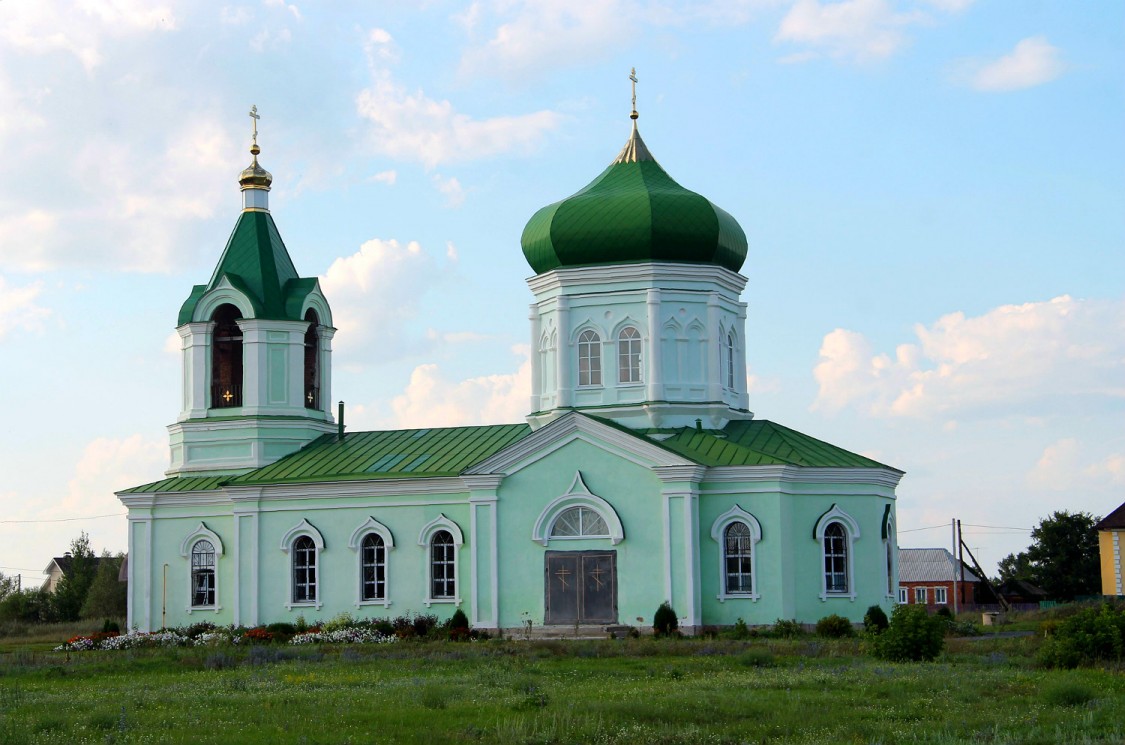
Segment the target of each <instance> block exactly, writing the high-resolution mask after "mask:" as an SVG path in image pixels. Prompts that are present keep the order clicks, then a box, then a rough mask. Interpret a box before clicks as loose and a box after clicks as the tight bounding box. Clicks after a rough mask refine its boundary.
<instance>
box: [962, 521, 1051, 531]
mask: <svg viewBox="0 0 1125 745" xmlns="http://www.w3.org/2000/svg"><path fill="white" fill-rule="evenodd" d="M963 525H964V527H966V528H993V529H995V530H1026V531H1027V532H1028V533H1030V532H1031V531H1032V530H1034V528H1009V527H1005V526H1003V525H973V524H971V523H963Z"/></svg>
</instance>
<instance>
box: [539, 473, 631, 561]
mask: <svg viewBox="0 0 1125 745" xmlns="http://www.w3.org/2000/svg"><path fill="white" fill-rule="evenodd" d="M571 507H585V508H587V509H591V510H593V511H594V512H596V513H598V514H599V515H601V517H602V520H605V524H606V527H607V528H609V535H608V536H605V537H604V538H594V537H590V536H553V535H551V531H552V530H554V527H555V520H557V519H558V518H559V515H561V514H562V513H564V512H566V511H567V510H568V509H570V508H571ZM605 538H608V539H609V542H610V543H611V544H612V545H614V546H616V545H617V544H618V543H621V541H623V540H625V530H624V528H623V527H622V526H621V518H620V517H618V516H617V511H616V510H614V509H613V505H611V504H610V503H609V502H607V501H605V500H604V499H602V498H601V497H599V496H598V495H597V494H594V493H593V492H591V491H590V488H589V487H588V486H586V482H585V481H584V480H583V479H582V472H581V471H575V472H574V480H573V481H572V482H571V483H570V488H569V489H567V491H566V494H563V495H562V496H559V497H555V498H554V499H552V500H551V501H550V502H549V503H548V504H547V506H546V507H544V508H543V511H542V512H540V513H539V518H538V519H537V520H536V521H535V525H533V526H532V528H531V540H533V541H535V542H536V543H539V544H541V545H543V546H544V547H547V546H549V545H550V543H551V541H591V540H593V541H597V540H605Z"/></svg>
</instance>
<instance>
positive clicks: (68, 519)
mask: <svg viewBox="0 0 1125 745" xmlns="http://www.w3.org/2000/svg"><path fill="white" fill-rule="evenodd" d="M128 514H129V513H128V512H114V513H113V514H111V515H90V516H89V517H59V518H55V519H53V520H0V523H21V524H22V523H70V522H74V521H76V520H100V519H101V518H103V517H121V516H122V515H128Z"/></svg>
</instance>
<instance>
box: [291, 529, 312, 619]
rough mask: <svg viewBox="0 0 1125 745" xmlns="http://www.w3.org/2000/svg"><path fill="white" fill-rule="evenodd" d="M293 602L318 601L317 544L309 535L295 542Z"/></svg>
mask: <svg viewBox="0 0 1125 745" xmlns="http://www.w3.org/2000/svg"><path fill="white" fill-rule="evenodd" d="M293 602H294V603H315V602H316V544H314V543H313V539H312V538H310V537H308V536H307V535H303V536H301V537H300V538H298V539H297V540H296V541H294V542H293Z"/></svg>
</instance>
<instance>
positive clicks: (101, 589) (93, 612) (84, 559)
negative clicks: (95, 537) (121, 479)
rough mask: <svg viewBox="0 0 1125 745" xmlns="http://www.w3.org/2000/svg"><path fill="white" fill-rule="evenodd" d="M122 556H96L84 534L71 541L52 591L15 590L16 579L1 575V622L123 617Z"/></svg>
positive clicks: (124, 597)
mask: <svg viewBox="0 0 1125 745" xmlns="http://www.w3.org/2000/svg"><path fill="white" fill-rule="evenodd" d="M124 560H125V555H124V554H117V555H113V554H111V553H109V552H108V551H102V555H101V557H100V560H99V557H97V556H96V555H95V554H94V550H93V549H92V548H91V547H90V537H89V536H88V535H86V533H85V532H83V533H81V534H80V535H79V536H78V537H77V538H75V539H74V540H73V541H71V542H70V566H69V567H68V568H67V571H66V573H65V574H64V575H63V577H62V579H60V580H59V582H58V584H57V585H56V586H55V591H54V592H47V590H45V589H43V588H34V589H23V590H18V589H17V582H16V577H8V576H5V575H4V574H3V573H0V621H24V622H29V623H51V622H56V621H77V620H79V619H86V618H112V619H116V618H123V617H124V616H125V612H126V602H127V600H126V592H127V588H126V585H125V583H124V582H119V581H118V580H117V575H118V572H119V571H120V570H121V562H122V561H124Z"/></svg>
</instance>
